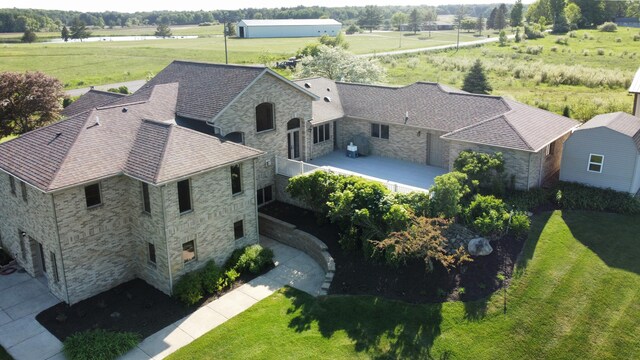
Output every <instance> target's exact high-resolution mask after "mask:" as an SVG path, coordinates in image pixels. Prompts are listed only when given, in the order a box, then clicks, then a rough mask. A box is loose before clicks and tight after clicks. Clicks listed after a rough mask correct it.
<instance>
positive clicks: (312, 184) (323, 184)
mask: <svg viewBox="0 0 640 360" xmlns="http://www.w3.org/2000/svg"><path fill="white" fill-rule="evenodd" d="M341 180H342V176H340V175H336V174H332V173H329V172H326V171H314V172H312V173H310V174H303V175H298V176H294V177H292V178H291V179H289V184H288V185H287V187H286V191H287V192H288V193H289V194H290V195H291V196H292V197H294V198H296V199H298V200H301V201H302V202H304V203H305V204H307V205H309V206H310V207H311V208H312V209H313V210H314V211H315V212H317V213H318V214H319V216H321V217H325V216H327V213H328V212H329V208H328V206H327V202H328V201H329V195H330V194H332V193H333V192H335V191H337V190H338V189H339V187H340V185H341Z"/></svg>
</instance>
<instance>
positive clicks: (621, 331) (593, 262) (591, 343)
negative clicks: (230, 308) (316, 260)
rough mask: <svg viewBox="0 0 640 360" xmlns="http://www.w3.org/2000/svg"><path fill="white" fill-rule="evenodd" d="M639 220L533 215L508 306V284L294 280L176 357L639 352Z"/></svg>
mask: <svg viewBox="0 0 640 360" xmlns="http://www.w3.org/2000/svg"><path fill="white" fill-rule="evenodd" d="M638 220H639V219H638V217H631V216H621V215H613V214H602V213H589V212H560V211H557V212H554V213H552V214H550V213H548V214H543V215H538V216H536V218H535V219H534V221H533V225H532V230H531V235H530V239H529V240H528V241H527V243H526V245H525V250H524V254H523V258H522V261H521V263H520V264H519V265H518V267H517V271H516V276H515V277H514V279H513V280H512V284H511V286H510V287H509V289H508V291H507V295H506V298H507V302H506V313H505V312H504V305H503V304H504V303H503V301H504V297H503V296H504V295H503V293H497V294H494V295H493V296H492V297H491V298H490V299H488V300H487V301H478V302H473V303H461V302H453V303H444V304H426V305H410V304H406V303H401V302H395V301H388V300H384V299H380V298H375V297H366V296H364V297H363V296H329V297H326V298H320V299H314V298H312V297H311V296H309V295H306V294H305V293H301V292H299V291H297V290H294V289H289V288H286V289H284V290H282V291H280V292H277V293H276V294H274V295H272V296H271V297H269V298H267V299H265V300H263V301H261V302H259V303H258V304H256V305H255V306H253V307H252V308H250V309H249V310H247V311H246V312H244V313H242V314H241V315H239V316H237V317H235V318H233V319H231V320H229V321H228V322H226V323H225V324H223V325H221V326H220V327H218V328H217V329H214V330H213V331H211V332H209V333H207V334H206V335H204V336H203V337H201V338H199V339H197V340H196V341H194V342H193V343H192V344H190V345H188V346H186V347H184V348H182V349H181V350H179V351H178V352H176V353H175V354H173V355H172V356H170V357H169V359H214V358H215V359H219V358H225V359H272V358H278V359H297V358H301V357H303V358H313V359H344V358H377V359H391V358H411V359H417V358H423V359H428V358H436V359H438V358H452V359H620V358H624V359H634V358H635V359H637V358H640V316H638V314H640V301H638V299H639V298H640V262H639V261H638V259H639V258H640V246H638V245H639V243H638V238H637V234H638V233H639V232H640V221H638ZM416 286H418V284H416ZM447 356H449V357H447Z"/></svg>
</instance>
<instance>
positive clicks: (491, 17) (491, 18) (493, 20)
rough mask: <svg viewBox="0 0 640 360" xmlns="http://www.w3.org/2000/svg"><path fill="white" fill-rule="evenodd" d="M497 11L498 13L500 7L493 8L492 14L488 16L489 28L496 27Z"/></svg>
mask: <svg viewBox="0 0 640 360" xmlns="http://www.w3.org/2000/svg"><path fill="white" fill-rule="evenodd" d="M497 13H498V8H495V7H494V8H493V10H491V14H490V15H489V17H488V18H487V29H495V27H496V15H497Z"/></svg>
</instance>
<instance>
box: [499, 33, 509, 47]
mask: <svg viewBox="0 0 640 360" xmlns="http://www.w3.org/2000/svg"><path fill="white" fill-rule="evenodd" d="M508 40H509V39H508V38H507V33H506V32H504V30H500V34H499V35H498V42H500V46H506V45H507V41H508Z"/></svg>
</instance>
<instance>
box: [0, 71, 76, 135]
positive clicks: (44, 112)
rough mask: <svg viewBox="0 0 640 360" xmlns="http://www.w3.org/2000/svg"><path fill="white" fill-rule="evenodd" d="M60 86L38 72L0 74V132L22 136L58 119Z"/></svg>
mask: <svg viewBox="0 0 640 360" xmlns="http://www.w3.org/2000/svg"><path fill="white" fill-rule="evenodd" d="M63 96H64V92H63V89H62V83H60V81H59V80H58V79H56V78H54V77H51V76H48V75H46V74H44V73H41V72H27V73H15V72H3V73H0V131H2V134H3V135H11V134H24V133H26V132H27V131H31V130H33V129H36V128H38V127H41V126H43V125H46V124H48V123H51V122H52V121H55V120H56V119H57V118H58V114H59V111H60V109H61V106H60V99H62V97H63Z"/></svg>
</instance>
